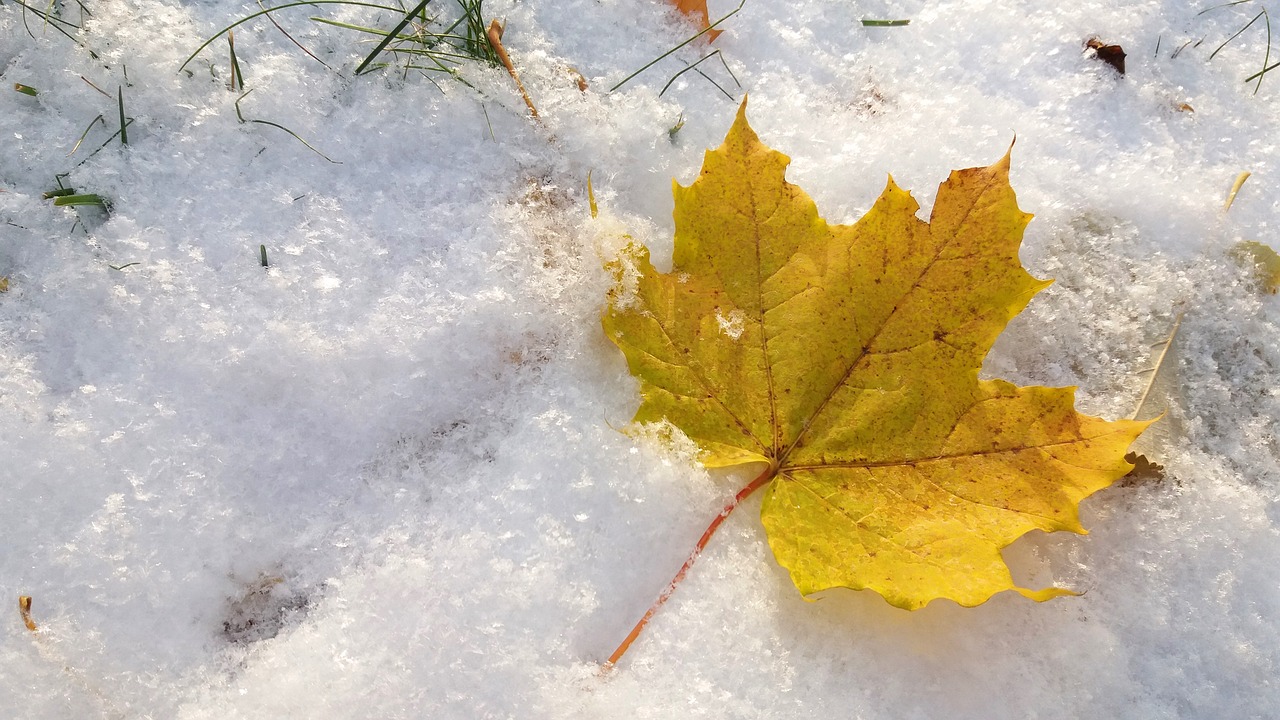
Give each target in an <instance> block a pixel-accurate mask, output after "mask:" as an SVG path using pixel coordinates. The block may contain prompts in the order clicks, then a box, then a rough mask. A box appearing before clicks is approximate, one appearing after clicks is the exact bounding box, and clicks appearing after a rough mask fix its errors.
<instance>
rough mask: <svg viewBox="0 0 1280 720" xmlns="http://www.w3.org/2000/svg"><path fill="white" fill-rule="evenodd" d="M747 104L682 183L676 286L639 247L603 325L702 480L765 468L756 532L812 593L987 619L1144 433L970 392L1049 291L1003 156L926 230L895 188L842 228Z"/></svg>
mask: <svg viewBox="0 0 1280 720" xmlns="http://www.w3.org/2000/svg"><path fill="white" fill-rule="evenodd" d="M745 111H746V104H745V103H744V104H743V107H742V108H741V109H740V110H739V112H738V117H737V120H736V122H734V124H733V127H732V129H731V130H730V131H729V134H728V136H727V137H726V138H725V142H724V145H722V146H721V147H720V148H718V149H716V150H713V151H708V152H707V154H706V158H705V160H704V163H703V167H702V172H701V174H700V175H699V177H698V179H697V180H696V181H695V182H694V183H693V184H692V185H690V186H689V187H681V186H680V185H679V184H676V185H675V226H676V232H675V250H674V257H673V261H672V270H671V272H669V273H663V272H659V271H657V270H656V269H655V268H654V267H653V266H652V265H651V264H650V262H649V256H648V252H647V251H646V250H645V249H644V248H642V247H637V246H634V245H633V246H631V247H630V248H629V249H628V250H627V252H626V253H625V254H624V257H622V258H621V259H619V260H618V261H615V262H614V263H612V264H611V266H610V267H611V269H612V271H613V272H614V274H615V277H616V278H617V283H616V285H615V287H614V289H613V290H612V292H611V294H610V302H609V307H608V310H607V311H606V313H605V316H604V319H603V323H604V328H605V331H606V333H607V334H608V335H609V337H610V338H611V339H612V340H613V341H614V342H615V343H616V344H617V345H618V347H620V348H621V349H622V351H623V353H624V354H625V355H626V358H627V362H628V364H629V366H630V368H631V372H632V373H633V374H634V375H636V376H637V377H638V378H639V379H640V382H641V393H642V398H643V400H642V403H641V405H640V409H639V410H638V411H637V412H636V416H635V421H636V422H639V423H646V422H654V421H661V420H664V419H665V420H667V421H669V422H671V423H672V424H673V425H675V426H676V427H678V428H680V430H682V431H683V432H684V433H685V434H686V435H688V436H689V437H690V438H691V439H693V440H694V441H695V442H696V443H697V444H698V445H699V446H700V447H701V448H702V450H703V452H704V462H705V463H706V465H708V466H716V467H723V466H732V465H740V464H744V463H755V462H763V463H768V464H769V467H770V468H771V469H772V471H773V474H772V480H771V481H770V482H769V484H768V486H767V487H766V488H765V489H764V492H765V496H764V501H763V505H762V508H761V520H762V521H763V523H764V526H765V529H766V531H767V533H768V537H769V544H770V546H771V547H772V548H773V552H774V555H775V557H776V558H777V560H778V562H779V563H781V564H782V566H783V567H785V568H787V570H789V571H790V573H791V578H792V580H793V581H794V582H795V584H796V587H797V588H799V590H800V592H801V593H803V594H805V595H809V594H811V593H815V592H818V591H821V590H825V589H828V588H833V587H847V588H854V589H864V588H865V589H870V590H874V591H876V592H877V593H879V594H880V595H882V596H883V597H884V598H885V599H886V600H888V601H889V602H890V603H892V604H894V605H897V606H898V607H903V608H908V609H915V608H920V607H923V606H924V605H925V604H927V603H928V602H930V601H931V600H933V599H935V598H950V599H951V600H954V601H955V602H957V603H959V604H961V605H965V606H973V605H977V604H980V603H982V602H985V601H986V600H987V599H989V598H990V597H991V596H992V595H993V594H995V593H997V592H1000V591H1003V590H1015V591H1017V592H1020V593H1022V594H1023V595H1026V596H1027V597H1030V598H1033V599H1035V600H1047V599H1049V598H1050V597H1054V596H1057V595H1061V594H1066V593H1069V591H1066V590H1060V589H1056V588H1049V589H1046V590H1039V591H1033V590H1027V589H1024V588H1019V587H1017V586H1015V585H1014V583H1013V580H1012V577H1011V576H1010V573H1009V569H1008V567H1007V566H1006V565H1005V563H1004V561H1003V559H1002V558H1001V555H1000V551H1001V549H1002V548H1004V547H1005V546H1007V545H1009V544H1010V543H1012V542H1013V541H1014V540H1016V539H1017V538H1018V537H1020V536H1022V535H1023V534H1025V533H1027V532H1028V531H1031V530H1044V531H1053V530H1069V531H1072V532H1077V533H1084V532H1085V530H1084V528H1083V527H1081V525H1080V522H1079V518H1078V514H1077V505H1078V503H1079V502H1080V501H1081V500H1082V499H1084V498H1085V497H1087V496H1089V495H1090V494H1092V493H1094V492H1096V491H1097V490H1099V489H1101V488H1104V487H1106V486H1107V485H1110V484H1111V483H1112V482H1114V481H1115V480H1116V479H1118V478H1120V477H1122V476H1123V475H1124V474H1125V473H1127V472H1128V471H1129V470H1130V469H1131V467H1132V466H1131V465H1130V464H1129V463H1127V462H1125V460H1124V454H1125V452H1126V450H1127V449H1128V447H1129V445H1130V443H1131V442H1132V441H1133V440H1134V438H1136V437H1137V436H1138V434H1139V433H1141V432H1142V430H1143V429H1144V428H1145V427H1146V426H1147V424H1148V423H1146V422H1133V421H1119V422H1108V421H1104V420H1101V419H1098V418H1093V417H1088V416H1085V415H1081V414H1079V413H1077V412H1076V411H1075V408H1074V394H1075V393H1074V389H1073V388H1044V387H1026V388H1021V387H1016V386H1014V385H1012V384H1010V383H1008V382H1004V381H1001V380H980V379H979V378H978V369H979V367H980V366H981V364H982V359H983V357H984V356H985V355H986V354H987V352H988V351H989V350H990V348H991V345H992V343H993V342H994V341H995V339H996V336H997V335H999V333H1000V332H1001V330H1002V329H1003V328H1004V326H1005V325H1006V323H1007V322H1008V321H1009V319H1010V318H1012V317H1013V316H1014V315H1016V314H1017V313H1018V312H1020V311H1021V310H1022V309H1023V308H1024V307H1025V306H1026V304H1027V303H1028V302H1029V301H1030V300H1031V297H1032V296H1033V295H1035V294H1036V293H1037V292H1038V291H1040V290H1041V289H1043V288H1044V287H1046V286H1047V285H1048V284H1049V283H1048V282H1047V281H1043V280H1037V279H1035V278H1033V277H1031V276H1030V275H1029V274H1028V273H1027V272H1026V271H1025V270H1024V269H1023V267H1022V264H1021V263H1020V262H1019V260H1018V246H1019V244H1020V243H1021V241H1022V234H1023V230H1024V229H1025V227H1026V225H1027V222H1028V221H1029V220H1030V218H1031V216H1030V215H1028V214H1026V213H1023V212H1022V211H1021V210H1019V209H1018V206H1017V202H1016V200H1015V198H1014V193H1013V189H1012V188H1011V187H1010V185H1009V157H1008V155H1006V156H1005V157H1004V158H1002V159H1001V160H1000V161H999V162H997V163H996V164H994V165H992V166H991V167H986V168H973V169H969V170H960V171H956V172H953V173H952V174H951V177H950V178H949V179H948V180H947V181H946V182H944V183H943V184H942V185H941V187H940V188H939V190H938V196H937V201H936V203H935V206H934V209H933V215H932V217H931V218H930V220H929V222H927V223H926V222H924V221H922V220H920V219H918V218H917V217H916V211H917V210H918V209H919V205H918V204H917V203H916V201H915V200H913V199H912V197H911V195H910V194H909V193H907V192H906V191H904V190H902V189H901V188H899V187H898V186H897V185H895V184H894V182H893V180H892V179H890V180H889V182H888V186H887V187H886V188H885V190H884V192H883V193H882V194H881V195H880V197H879V199H878V200H876V202H875V205H874V206H873V207H872V208H871V210H870V211H868V212H867V214H866V215H865V216H863V217H862V218H861V219H860V220H859V221H858V222H857V223H855V224H853V225H828V224H827V223H826V222H825V221H824V220H823V219H822V218H821V217H819V216H818V211H817V207H816V206H815V205H814V203H813V201H812V200H811V199H810V198H809V196H808V195H806V194H805V193H804V191H802V190H801V189H800V188H798V187H796V186H795V185H791V184H789V183H787V182H786V180H785V179H784V175H785V170H786V167H787V164H788V162H789V158H787V156H785V155H783V154H781V153H779V152H776V151H774V150H772V149H770V148H768V147H766V146H765V145H764V144H762V143H761V142H760V140H759V138H758V137H757V136H756V134H755V132H754V131H752V129H751V127H750V126H749V125H748V124H747V119H746V112H745Z"/></svg>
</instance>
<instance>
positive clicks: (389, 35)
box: [355, 0, 431, 75]
mask: <svg viewBox="0 0 1280 720" xmlns="http://www.w3.org/2000/svg"><path fill="white" fill-rule="evenodd" d="M429 2H431V0H422V2H420V3H418V4H417V5H415V6H414V7H413V9H412V10H410V11H409V12H407V13H405V15H404V17H403V18H402V19H401V20H400V24H399V25H396V27H395V29H394V30H392V31H391V32H389V33H387V36H386V37H385V38H383V39H382V42H380V43H378V46H377V47H375V48H374V49H373V52H371V53H369V55H368V56H367V57H365V59H364V62H362V63H360V65H359V66H358V67H356V72H355V74H356V75H359V74H360V73H361V72H362V71H363V70H364V69H365V68H366V67H369V63H371V62H373V60H374V58H376V57H378V55H379V54H380V53H381V52H382V51H383V49H384V48H386V47H387V45H389V44H390V43H391V41H392V40H393V39H395V36H396V35H399V34H400V31H401V30H403V29H405V27H407V26H408V25H409V23H411V22H413V17H414V16H415V15H417V14H418V13H420V12H422V11H423V10H426V8H427V3H429Z"/></svg>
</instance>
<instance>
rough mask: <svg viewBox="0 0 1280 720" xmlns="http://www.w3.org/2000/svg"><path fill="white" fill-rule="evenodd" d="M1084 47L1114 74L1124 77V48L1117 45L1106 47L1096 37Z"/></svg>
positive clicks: (1089, 40)
mask: <svg viewBox="0 0 1280 720" xmlns="http://www.w3.org/2000/svg"><path fill="white" fill-rule="evenodd" d="M1084 46H1085V47H1086V48H1088V49H1090V50H1092V51H1093V52H1094V57H1096V58H1098V59H1099V60H1101V61H1102V62H1104V63H1106V64H1108V65H1110V66H1111V67H1112V68H1114V69H1115V71H1116V72H1118V73H1120V74H1121V75H1124V59H1125V52H1124V48H1122V47H1120V46H1119V45H1107V44H1106V43H1104V42H1102V41H1101V40H1099V39H1098V38H1096V37H1093V38H1089V39H1088V40H1087V41H1086V42H1085V44H1084Z"/></svg>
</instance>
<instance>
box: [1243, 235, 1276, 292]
mask: <svg viewBox="0 0 1280 720" xmlns="http://www.w3.org/2000/svg"><path fill="white" fill-rule="evenodd" d="M1231 255H1232V256H1233V257H1235V259H1236V260H1238V261H1240V262H1241V263H1243V264H1245V265H1246V266H1252V269H1253V271H1254V272H1253V280H1254V282H1255V283H1257V286H1258V289H1259V290H1262V291H1265V292H1267V293H1270V294H1272V295H1275V294H1276V292H1277V291H1280V254H1277V253H1276V251H1275V250H1273V249H1271V246H1270V245H1266V244H1264V243H1260V242H1256V241H1253V240H1244V241H1241V242H1238V243H1236V245H1235V247H1234V248H1232V249H1231Z"/></svg>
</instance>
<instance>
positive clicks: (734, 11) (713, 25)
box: [609, 0, 747, 92]
mask: <svg viewBox="0 0 1280 720" xmlns="http://www.w3.org/2000/svg"><path fill="white" fill-rule="evenodd" d="M746 4H747V0H741V2H739V3H738V7H736V8H734V9H732V10H730V11H729V12H728V14H726V15H725V16H724V17H722V18H720V19H719V20H717V21H715V22H713V23H711V24H710V25H708V26H706V27H705V28H703V29H702V31H701V32H699V33H698V34H697V35H694V36H693V37H691V38H689V39H688V40H685V41H684V42H682V43H680V44H679V45H677V46H675V47H673V48H671V49H670V50H668V51H666V52H664V53H662V54H661V55H659V56H658V57H656V58H654V59H653V60H651V61H649V62H648V63H647V64H646V65H645V66H644V67H642V68H640V69H639V70H637V71H635V72H633V73H631V74H630V75H628V76H626V77H624V78H622V82H620V83H618V84H617V85H614V86H613V87H611V88H609V92H613V91H614V90H617V89H618V88H620V87H622V86H623V85H626V84H627V83H628V82H631V79H632V78H634V77H635V76H637V75H639V74H640V73H642V72H644V71H645V70H648V69H649V68H651V67H653V66H654V65H657V64H658V63H659V62H662V61H663V60H665V59H666V58H667V56H669V55H671V54H672V53H674V52H675V51H677V50H679V49H680V48H682V47H684V46H685V45H688V44H689V43H691V42H693V41H694V40H697V39H698V38H700V37H702V36H703V35H706V34H707V33H709V32H711V31H712V30H714V29H715V28H716V26H717V25H719V24H720V23H722V22H724V21H725V20H728V19H729V18H731V17H733V16H734V15H737V14H738V11H739V10H741V9H742V6H743V5H746Z"/></svg>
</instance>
